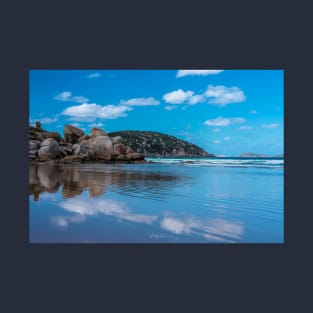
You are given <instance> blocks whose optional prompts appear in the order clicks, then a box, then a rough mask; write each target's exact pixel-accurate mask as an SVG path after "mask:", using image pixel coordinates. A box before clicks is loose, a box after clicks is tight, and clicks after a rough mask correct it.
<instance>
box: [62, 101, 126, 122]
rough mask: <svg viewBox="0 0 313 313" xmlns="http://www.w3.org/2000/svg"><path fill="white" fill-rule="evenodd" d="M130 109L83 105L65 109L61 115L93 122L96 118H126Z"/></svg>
mask: <svg viewBox="0 0 313 313" xmlns="http://www.w3.org/2000/svg"><path fill="white" fill-rule="evenodd" d="M131 110H132V108H130V107H128V106H126V105H112V104H109V105H105V106H101V105H99V104H96V103H83V104H81V105H75V106H71V107H68V108H66V109H65V110H64V111H63V112H62V114H63V115H67V116H70V117H71V119H72V120H78V121H93V120H95V119H97V118H102V119H116V118H119V117H124V116H127V114H126V112H127V111H131Z"/></svg>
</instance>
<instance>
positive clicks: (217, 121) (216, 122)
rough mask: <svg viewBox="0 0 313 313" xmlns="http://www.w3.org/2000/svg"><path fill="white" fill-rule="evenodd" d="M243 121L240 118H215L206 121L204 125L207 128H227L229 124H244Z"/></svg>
mask: <svg viewBox="0 0 313 313" xmlns="http://www.w3.org/2000/svg"><path fill="white" fill-rule="evenodd" d="M244 122H245V119H244V118H242V117H233V118H223V117H217V118H214V119H211V120H206V121H205V122H204V124H205V125H208V126H229V125H231V124H237V123H244Z"/></svg>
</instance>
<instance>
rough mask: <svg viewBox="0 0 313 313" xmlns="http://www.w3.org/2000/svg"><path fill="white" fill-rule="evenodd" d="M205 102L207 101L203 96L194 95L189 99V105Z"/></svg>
mask: <svg viewBox="0 0 313 313" xmlns="http://www.w3.org/2000/svg"><path fill="white" fill-rule="evenodd" d="M205 100H206V97H205V95H203V94H200V95H193V96H191V97H189V98H188V104H190V105H195V104H197V103H201V102H204V101H205Z"/></svg>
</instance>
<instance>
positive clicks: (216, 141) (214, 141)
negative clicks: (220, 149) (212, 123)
mask: <svg viewBox="0 0 313 313" xmlns="http://www.w3.org/2000/svg"><path fill="white" fill-rule="evenodd" d="M220 142H221V141H220V140H213V143H220Z"/></svg>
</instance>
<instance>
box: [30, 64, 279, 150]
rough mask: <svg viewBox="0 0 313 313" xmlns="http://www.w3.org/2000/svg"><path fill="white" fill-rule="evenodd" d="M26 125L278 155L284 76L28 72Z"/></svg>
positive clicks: (263, 72) (255, 73) (268, 73)
mask: <svg viewBox="0 0 313 313" xmlns="http://www.w3.org/2000/svg"><path fill="white" fill-rule="evenodd" d="M29 75H30V108H29V113H30V117H29V118H30V124H31V125H33V124H34V123H35V122H36V121H37V120H39V121H41V123H42V127H43V128H44V129H46V130H56V131H58V132H60V133H61V134H62V135H63V126H64V125H65V124H72V125H75V126H77V127H79V128H81V129H83V130H84V131H85V133H87V134H88V133H89V132H90V130H91V129H92V128H93V127H99V128H102V129H104V130H105V131H107V132H112V131H119V130H150V131H158V132H162V133H166V134H170V135H173V136H176V137H178V138H181V139H183V140H186V141H189V142H192V143H194V144H197V145H199V146H200V147H202V148H204V149H205V150H206V151H207V152H211V153H215V154H218V155H220V154H222V155H226V156H236V155H239V154H241V153H245V152H254V153H264V154H267V155H276V154H282V153H283V150H284V148H283V141H284V140H283V133H284V132H283V131H284V82H283V81H284V79H283V75H284V73H283V70H31V71H30V73H29Z"/></svg>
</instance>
